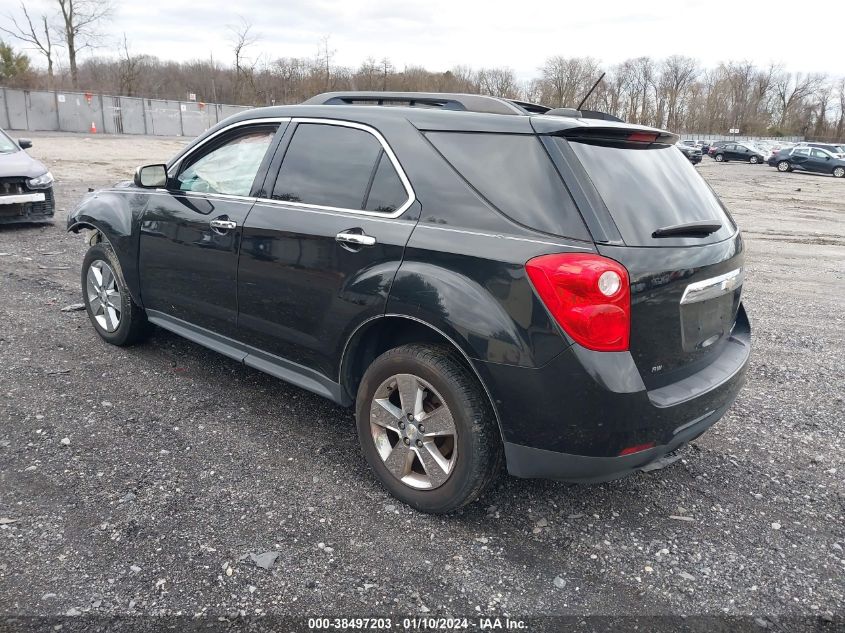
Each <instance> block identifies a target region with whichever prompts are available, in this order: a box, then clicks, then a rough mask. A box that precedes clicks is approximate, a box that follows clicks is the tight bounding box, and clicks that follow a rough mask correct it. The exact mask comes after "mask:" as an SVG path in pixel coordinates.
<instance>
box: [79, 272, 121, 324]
mask: <svg viewBox="0 0 845 633" xmlns="http://www.w3.org/2000/svg"><path fill="white" fill-rule="evenodd" d="M86 282H87V283H86V289H87V291H88V305H89V306H90V307H91V314H92V315H93V316H94V320H95V321H96V322H97V325H99V326H100V327H101V328H103V329H104V330H105V331H106V332H114V331H115V330H116V329H117V328H118V327H119V326H120V313H121V299H120V290H119V289H118V287H117V279H116V277H115V275H114V271H113V270H112V268H111V266H109V265H108V264H107V263H106V262H104V261H103V260H101V259H98V260H96V261H94V262H92V263H91V266H89V267H88V275H87V276H86Z"/></svg>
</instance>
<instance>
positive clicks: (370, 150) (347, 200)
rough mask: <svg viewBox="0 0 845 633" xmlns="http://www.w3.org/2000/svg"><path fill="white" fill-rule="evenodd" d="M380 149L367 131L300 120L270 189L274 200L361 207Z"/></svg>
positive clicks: (378, 144) (349, 207) (376, 141)
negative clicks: (273, 184) (274, 182)
mask: <svg viewBox="0 0 845 633" xmlns="http://www.w3.org/2000/svg"><path fill="white" fill-rule="evenodd" d="M381 152H382V148H381V144H380V143H379V142H378V140H376V138H375V137H374V136H373V135H372V134H370V133H369V132H365V131H364V130H358V129H355V128H350V127H341V126H339V125H325V124H319V123H300V124H299V125H298V126H297V128H296V132H294V135H293V139H291V142H290V145H289V146H288V149H287V152H286V153H285V157H284V160H283V161H282V167H281V169H280V170H279V176H278V178H277V179H276V184H275V186H274V187H273V194H272V197H273V198H274V199H275V200H287V201H290V202H303V203H306V204H316V205H321V206H327V207H339V208H342V209H361V208H363V205H364V197H365V195H366V193H367V189H368V187H369V185H370V180H371V178H372V176H373V170H374V169H375V168H376V160H378V158H379V156H380V154H381Z"/></svg>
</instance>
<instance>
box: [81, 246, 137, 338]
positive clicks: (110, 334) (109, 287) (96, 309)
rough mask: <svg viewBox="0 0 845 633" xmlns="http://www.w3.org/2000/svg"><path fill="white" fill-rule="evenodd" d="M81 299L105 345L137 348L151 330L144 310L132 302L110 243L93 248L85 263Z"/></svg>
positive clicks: (83, 264)
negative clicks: (133, 346) (137, 344)
mask: <svg viewBox="0 0 845 633" xmlns="http://www.w3.org/2000/svg"><path fill="white" fill-rule="evenodd" d="M82 298H83V301H84V302H85V309H86V311H87V312H88V318H89V319H90V320H91V324H92V325H93V326H94V330H95V331H96V332H97V334H99V335H100V338H102V339H103V340H104V341H105V342H106V343H111V344H112V345H117V346H118V347H126V346H129V345H134V344H135V343H138V342H139V341H141V340H143V339H144V338H146V336H147V335H148V334H149V333H150V331H151V330H152V325H151V324H150V323H149V321H147V315H146V313H145V312H144V310H143V308H141V307H140V306H139V305H138V304H136V303H135V302H134V301H133V300H132V296H131V295H130V294H129V290H128V289H127V287H126V281H125V280H124V278H123V270H122V269H121V267H120V262H119V261H118V259H117V255H115V253H114V251H113V250H112V248H111V246H110V245H109V244H108V243H107V242H100V243H98V244H94V246H92V247H91V248H89V249H88V252H87V253H86V254H85V259H83V260H82Z"/></svg>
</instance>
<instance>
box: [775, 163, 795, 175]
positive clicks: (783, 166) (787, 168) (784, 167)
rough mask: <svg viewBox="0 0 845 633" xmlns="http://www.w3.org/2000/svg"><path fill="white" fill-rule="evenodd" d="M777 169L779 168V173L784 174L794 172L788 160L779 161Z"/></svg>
mask: <svg viewBox="0 0 845 633" xmlns="http://www.w3.org/2000/svg"><path fill="white" fill-rule="evenodd" d="M777 167H778V171H779V172H782V173H786V172H788V171H792V165H790V164H789V161H788V160H782V161H779V162H778V165H777Z"/></svg>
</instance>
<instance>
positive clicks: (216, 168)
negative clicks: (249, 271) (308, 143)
mask: <svg viewBox="0 0 845 633" xmlns="http://www.w3.org/2000/svg"><path fill="white" fill-rule="evenodd" d="M279 125H280V124H279V122H269V123H267V122H265V123H255V124H245V125H241V124H238V125H236V126H235V127H233V128H231V129H228V130H224V131H222V132H221V133H219V134H217V135H215V136H214V137H211V138H209V139H208V140H207V141H206V142H204V143H202V144H201V145H199V146H197V147H196V148H195V149H194V150H192V151H191V152H190V153H189V154H187V155H186V156H185V157H184V158H183V159H182V160H181V161H180V162H179V163H178V164H177V165H176V166H174V167H173V168H172V170H173V171H172V172H171V174H170V177H169V179H168V186H167V188H166V189H161V190H157V191H156V192H154V193H153V195H151V196H150V197H149V203H148V204H147V208H146V210H145V212H144V216H143V220H142V222H141V231H140V245H139V252H140V255H139V271H140V278H141V297H142V300H143V302H144V307H145V308H146V309H147V310H150V311H154V312H160V313H162V314H164V315H166V316H168V317H172V318H176V319H180V320H182V321H186V322H188V323H191V324H193V325H196V326H199V327H201V328H204V329H207V330H212V331H214V332H216V333H218V334H222V335H224V336H230V337H231V336H234V335H235V332H236V323H237V284H236V279H237V264H238V249H239V247H240V243H241V232H242V230H243V224H244V220H245V219H246V217H247V214H248V213H249V211H250V209H251V208H252V205H253V203H254V201H255V199H254V198H253V197H252V191H253V188H254V186H255V184H256V181H257V180H259V179H261V178H263V171H262V165H263V164H264V162H265V158H267V157H268V155H269V154H268V149H269V148H270V147H271V146H272V144H273V142H274V138H275V136H276V133H277V130H278V128H279ZM259 174H262V176H261V177H259Z"/></svg>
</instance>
